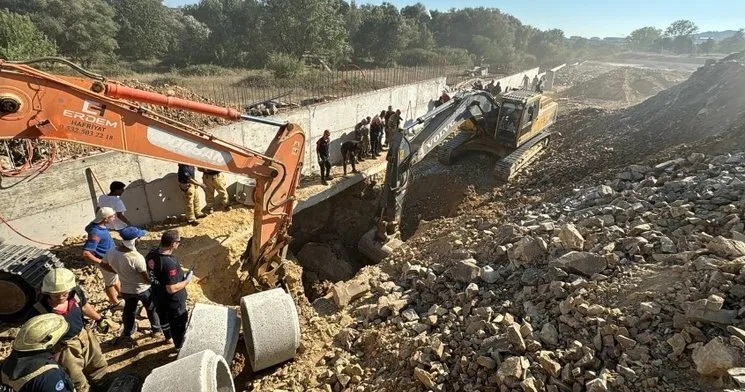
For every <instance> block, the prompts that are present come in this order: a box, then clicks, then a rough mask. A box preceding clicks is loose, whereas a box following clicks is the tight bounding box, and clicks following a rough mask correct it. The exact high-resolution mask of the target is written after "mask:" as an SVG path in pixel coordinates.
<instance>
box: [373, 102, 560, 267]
mask: <svg viewBox="0 0 745 392" xmlns="http://www.w3.org/2000/svg"><path fill="white" fill-rule="evenodd" d="M557 113H558V106H557V104H556V102H554V101H553V100H552V99H551V98H550V97H548V96H546V95H544V94H542V93H539V92H533V91H528V90H513V91H510V92H507V93H505V94H501V95H497V96H493V95H491V94H490V93H488V92H486V91H481V90H470V91H464V92H461V93H459V94H456V95H455V96H454V97H453V98H452V99H451V100H449V101H447V102H446V103H444V104H442V105H440V106H438V107H436V108H435V109H433V110H431V111H430V112H429V113H427V114H425V115H424V116H422V117H420V118H418V119H417V120H416V121H415V122H414V123H413V124H412V125H410V126H409V127H407V128H406V129H404V130H403V132H397V133H395V134H394V135H393V140H392V143H391V147H390V149H389V150H388V155H387V158H386V159H387V160H388V164H387V167H386V172H385V180H384V182H383V191H382V193H381V197H380V203H379V206H378V215H377V218H376V219H377V222H376V227H374V228H373V229H372V230H370V231H368V232H367V233H366V234H365V235H364V236H363V237H362V239H360V242H359V245H358V249H359V250H360V252H361V253H362V254H364V255H365V256H367V257H368V258H370V259H371V260H373V261H375V262H379V261H380V260H382V259H384V258H385V257H387V256H389V255H390V254H391V253H392V252H393V250H394V249H395V248H396V247H398V246H400V245H401V244H402V242H401V233H400V230H399V224H400V222H401V212H402V210H403V204H404V198H405V196H406V191H407V189H408V187H409V186H410V184H411V181H412V180H413V178H412V174H411V169H412V168H413V167H414V165H416V164H417V163H418V162H420V161H421V160H422V159H424V157H425V156H427V154H429V153H430V152H432V151H433V150H434V149H435V148H436V147H437V146H438V145H440V144H441V143H442V142H443V141H445V139H446V138H447V137H448V136H449V135H451V134H452V133H453V132H456V131H457V132H458V133H457V134H456V135H455V136H454V137H453V138H452V139H450V140H449V141H447V142H446V143H445V144H444V145H443V146H441V149H440V151H439V155H438V159H439V161H440V162H442V163H444V164H447V165H450V164H452V163H453V162H455V160H456V159H457V158H458V157H459V156H461V155H463V154H464V153H466V152H468V151H482V152H487V153H489V154H493V155H494V156H496V157H497V158H499V160H498V161H497V163H496V165H495V168H494V175H495V176H497V177H498V178H500V179H502V180H504V181H509V180H510V179H512V178H513V177H514V176H515V175H516V174H517V173H518V172H519V171H520V170H521V169H523V168H525V167H526V166H528V165H529V164H530V163H531V162H532V161H533V160H534V159H535V158H536V157H537V154H538V153H539V152H540V151H541V150H542V149H543V148H544V147H545V146H546V145H547V144H548V142H549V139H550V137H551V133H550V132H549V131H548V128H549V127H550V126H551V125H552V124H554V123H555V122H556V116H557ZM411 131H414V132H413V135H412V136H408V135H409V134H410V133H411Z"/></svg>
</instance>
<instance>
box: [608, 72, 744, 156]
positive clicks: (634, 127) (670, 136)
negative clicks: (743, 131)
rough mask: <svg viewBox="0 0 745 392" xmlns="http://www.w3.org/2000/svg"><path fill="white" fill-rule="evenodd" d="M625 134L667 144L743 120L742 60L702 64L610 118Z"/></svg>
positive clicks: (716, 131)
mask: <svg viewBox="0 0 745 392" xmlns="http://www.w3.org/2000/svg"><path fill="white" fill-rule="evenodd" d="M612 120H614V122H618V123H620V124H622V125H623V127H625V128H628V129H630V130H631V132H628V135H629V136H632V137H634V138H636V139H638V140H643V141H645V142H648V143H653V144H658V145H659V144H662V145H669V144H671V143H685V142H692V141H696V140H700V139H703V138H705V137H708V136H714V135H718V134H721V133H724V132H727V131H730V130H731V129H733V128H734V127H737V126H739V125H741V124H743V120H745V61H742V60H734V59H731V60H722V61H720V62H717V63H715V64H713V65H709V66H707V67H702V68H700V69H699V70H698V71H696V72H695V73H693V75H691V77H690V78H689V79H688V80H687V81H686V82H684V83H681V84H680V85H678V86H675V87H673V88H670V89H669V90H666V91H664V92H663V93H660V94H658V95H657V96H655V97H653V98H650V99H649V100H647V101H645V102H644V103H643V104H641V105H637V106H634V107H632V108H630V109H628V110H626V111H624V112H622V113H620V114H619V115H618V116H616V117H615V118H613V119H612Z"/></svg>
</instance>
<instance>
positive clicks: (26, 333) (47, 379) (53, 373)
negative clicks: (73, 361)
mask: <svg viewBox="0 0 745 392" xmlns="http://www.w3.org/2000/svg"><path fill="white" fill-rule="evenodd" d="M68 329H70V326H69V324H67V322H66V321H65V318H64V317H62V316H60V315H57V314H43V315H39V316H36V317H33V318H31V319H30V320H28V321H26V323H24V324H23V326H21V329H20V330H19V331H18V334H17V335H16V338H15V340H14V341H13V351H11V353H10V355H9V356H8V358H7V359H6V360H5V363H4V364H3V368H2V376H1V378H2V380H1V381H2V384H4V385H7V386H9V387H10V388H11V389H12V390H13V391H16V392H50V391H55V392H73V391H75V387H74V386H73V383H72V380H70V377H69V376H68V375H67V373H65V371H64V369H62V367H60V365H59V364H57V361H55V360H54V356H53V355H52V352H53V351H54V347H55V346H56V345H57V342H59V340H60V339H61V338H62V336H63V335H64V334H65V333H67V330H68ZM0 389H1V388H0Z"/></svg>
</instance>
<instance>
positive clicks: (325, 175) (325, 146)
mask: <svg viewBox="0 0 745 392" xmlns="http://www.w3.org/2000/svg"><path fill="white" fill-rule="evenodd" d="M330 145H331V131H329V130H328V129H327V130H325V131H323V136H322V137H321V138H320V139H318V140H317V141H316V157H317V158H318V166H320V167H321V184H323V185H328V184H329V183H328V182H327V181H329V180H331V156H330V155H329V147H330Z"/></svg>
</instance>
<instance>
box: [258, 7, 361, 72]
mask: <svg viewBox="0 0 745 392" xmlns="http://www.w3.org/2000/svg"><path fill="white" fill-rule="evenodd" d="M339 8H340V4H339V2H338V1H335V0H304V1H297V0H265V1H264V5H263V8H262V12H261V15H262V17H261V25H262V32H263V34H264V45H265V50H266V51H268V52H269V51H278V52H282V53H286V54H289V55H291V56H294V57H295V58H298V59H300V58H302V57H303V55H306V54H308V55H313V56H320V57H323V58H326V59H327V60H328V61H329V62H331V63H336V62H341V61H343V60H346V58H347V57H348V55H349V52H350V47H349V42H348V39H349V37H348V33H347V30H346V27H345V25H344V20H343V18H342V17H341V13H340V10H339Z"/></svg>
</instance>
